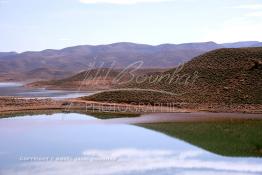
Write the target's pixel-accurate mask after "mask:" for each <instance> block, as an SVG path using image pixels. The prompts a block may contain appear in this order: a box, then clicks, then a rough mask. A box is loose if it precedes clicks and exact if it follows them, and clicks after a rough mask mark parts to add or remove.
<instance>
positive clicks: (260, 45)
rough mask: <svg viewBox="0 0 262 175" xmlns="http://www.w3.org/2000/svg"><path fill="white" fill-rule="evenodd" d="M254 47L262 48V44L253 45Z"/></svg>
mask: <svg viewBox="0 0 262 175" xmlns="http://www.w3.org/2000/svg"><path fill="white" fill-rule="evenodd" d="M252 47H262V42H259V43H256V44H254V45H252Z"/></svg>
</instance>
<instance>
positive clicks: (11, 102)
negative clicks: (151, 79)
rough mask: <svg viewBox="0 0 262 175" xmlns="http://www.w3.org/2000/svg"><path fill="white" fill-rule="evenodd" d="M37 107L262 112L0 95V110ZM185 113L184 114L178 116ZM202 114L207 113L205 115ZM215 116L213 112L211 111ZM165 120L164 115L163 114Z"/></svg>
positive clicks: (253, 108)
mask: <svg viewBox="0 0 262 175" xmlns="http://www.w3.org/2000/svg"><path fill="white" fill-rule="evenodd" d="M36 110H61V111H68V112H70V111H75V110H82V111H83V110H84V111H87V112H88V111H89V112H96V113H99V112H101V113H105V112H108V113H129V114H130V113H134V114H148V113H194V112H215V113H218V112H219V113H250V114H262V105H235V106H221V105H205V104H179V105H178V104H176V105H174V106H170V107H166V106H149V105H131V104H117V103H103V102H95V101H84V100H81V99H66V100H53V99H38V98H22V97H0V114H1V115H3V114H9V113H14V112H18V111H24V112H27V111H36ZM181 117H184V116H181ZM205 117H209V116H206V115H205ZM212 117H214V115H212ZM163 120H164V118H163Z"/></svg>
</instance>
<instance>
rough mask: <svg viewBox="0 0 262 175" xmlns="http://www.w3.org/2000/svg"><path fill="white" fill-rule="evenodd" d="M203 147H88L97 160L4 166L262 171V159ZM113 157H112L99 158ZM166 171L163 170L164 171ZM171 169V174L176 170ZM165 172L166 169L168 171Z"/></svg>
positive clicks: (42, 173) (22, 171)
mask: <svg viewBox="0 0 262 175" xmlns="http://www.w3.org/2000/svg"><path fill="white" fill-rule="evenodd" d="M202 154H205V152H204V151H203V152H202V151H186V152H181V153H178V152H174V151H170V150H140V149H114V150H87V151H84V153H83V156H87V157H89V158H95V159H93V160H96V161H51V162H26V163H23V164H22V165H20V166H18V167H16V168H15V169H9V170H2V172H1V171H0V174H5V175H28V174H34V175H35V174H36V175H71V174H81V175H86V174H88V175H90V174H91V175H112V174H121V175H123V174H150V175H151V174H154V173H156V172H157V173H159V174H162V173H163V172H166V170H170V171H169V172H172V173H174V171H175V172H177V174H179V175H196V174H204V175H205V174H208V175H218V174H219V175H223V174H227V175H236V174H237V175H251V174H252V175H254V174H261V173H262V166H261V162H260V163H259V162H257V163H256V162H254V161H253V162H252V161H251V162H250V161H243V160H241V161H240V160H237V159H236V160H234V161H232V159H226V158H223V159H214V158H212V159H210V158H205V156H203V155H202ZM107 158H110V160H112V161H99V160H104V159H107ZM161 172H162V173H161ZM172 173H171V174H172ZM164 174H165V173H164Z"/></svg>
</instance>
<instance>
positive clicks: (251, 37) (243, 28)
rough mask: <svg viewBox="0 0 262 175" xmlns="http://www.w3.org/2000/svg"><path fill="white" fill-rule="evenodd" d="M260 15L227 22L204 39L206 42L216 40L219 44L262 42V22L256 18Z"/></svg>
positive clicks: (253, 14)
mask: <svg viewBox="0 0 262 175" xmlns="http://www.w3.org/2000/svg"><path fill="white" fill-rule="evenodd" d="M255 15H256V16H258V15H261V14H260V13H259V14H258V13H255V12H254V13H249V14H246V15H245V16H244V17H238V18H233V19H229V20H227V21H225V22H224V23H222V24H221V25H220V26H219V27H217V28H214V29H212V30H210V32H207V33H206V35H205V36H204V37H203V38H204V40H214V41H216V42H219V43H224V42H236V41H262V35H260V34H259V33H261V31H262V21H261V18H254V16H255Z"/></svg>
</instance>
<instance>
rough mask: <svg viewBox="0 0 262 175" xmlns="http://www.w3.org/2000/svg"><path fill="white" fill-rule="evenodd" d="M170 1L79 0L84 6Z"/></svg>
mask: <svg viewBox="0 0 262 175" xmlns="http://www.w3.org/2000/svg"><path fill="white" fill-rule="evenodd" d="M166 1H171V0H80V2H81V3H85V4H98V3H99V4H122V5H130V4H138V3H155V2H166Z"/></svg>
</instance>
